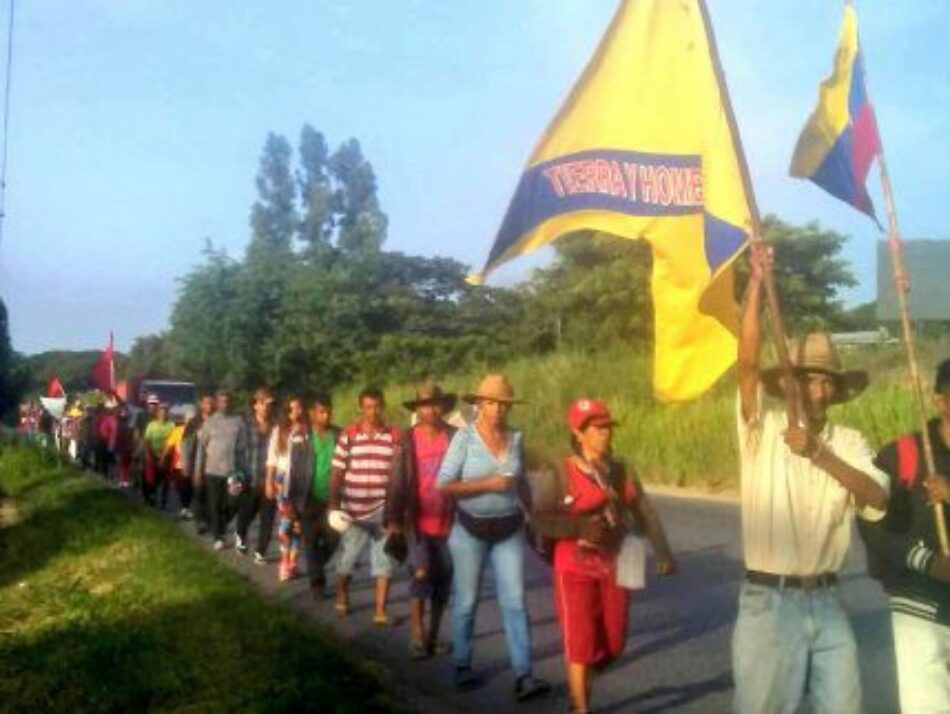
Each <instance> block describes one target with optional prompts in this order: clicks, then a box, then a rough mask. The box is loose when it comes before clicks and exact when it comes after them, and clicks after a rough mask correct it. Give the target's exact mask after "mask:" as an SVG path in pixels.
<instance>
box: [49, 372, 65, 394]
mask: <svg viewBox="0 0 950 714" xmlns="http://www.w3.org/2000/svg"><path fill="white" fill-rule="evenodd" d="M46 396H47V397H65V396H66V390H65V389H63V383H62V382H60V381H59V377H57V376H56V375H55V374H54V375H53V376H52V377H50V378H49V382H48V383H47V385H46Z"/></svg>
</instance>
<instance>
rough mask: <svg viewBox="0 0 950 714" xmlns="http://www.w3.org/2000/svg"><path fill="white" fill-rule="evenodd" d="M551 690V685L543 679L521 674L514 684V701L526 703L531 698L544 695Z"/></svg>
mask: <svg viewBox="0 0 950 714" xmlns="http://www.w3.org/2000/svg"><path fill="white" fill-rule="evenodd" d="M550 689H551V685H550V684H548V683H547V682H545V681H544V680H543V679H539V678H538V677H535V676H533V675H531V674H523V675H521V676H520V677H518V681H517V682H515V699H517V700H518V701H519V702H526V701H528V700H529V699H531V698H532V697H538V696H541V695H542V694H546V693H547V692H548V691H549V690H550Z"/></svg>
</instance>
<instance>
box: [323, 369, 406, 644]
mask: <svg viewBox="0 0 950 714" xmlns="http://www.w3.org/2000/svg"><path fill="white" fill-rule="evenodd" d="M385 405H386V401H385V397H384V395H383V392H382V391H381V390H380V389H378V388H376V387H367V388H366V389H364V390H363V391H362V392H360V395H359V407H360V419H359V421H357V422H356V423H355V424H352V425H350V426H349V427H347V428H346V429H344V430H343V433H341V434H340V438H339V440H338V441H337V445H336V450H335V451H334V454H333V475H332V477H331V485H330V509H331V513H330V516H332V518H333V520H334V521H339V520H343V521H344V522H347V523H348V524H349V525H348V526H347V527H346V528H345V529H344V530H343V532H342V535H341V538H340V554H339V559H338V561H337V590H336V603H335V604H334V609H335V610H336V612H337V613H338V614H339V615H346V614H347V613H348V612H349V602H350V600H349V587H350V578H351V576H352V572H353V568H354V567H355V565H356V561H357V559H358V558H359V556H360V554H361V553H362V552H363V551H364V550H365V549H366V548H367V547H368V548H369V551H370V572H371V574H372V576H373V578H374V579H375V581H376V582H375V608H374V610H373V622H374V624H376V625H379V626H381V627H385V626H387V625H389V624H390V619H389V615H388V613H387V612H386V605H387V602H388V600H389V586H390V582H391V581H392V574H393V570H395V568H396V565H397V563H396V560H395V558H393V557H392V556H391V555H389V553H387V552H386V543H387V538H388V537H389V536H390V535H392V534H395V533H397V532H398V530H399V529H398V526H397V525H396V524H393V523H389V522H387V521H386V497H387V492H388V488H389V479H390V474H391V473H392V468H393V459H394V458H395V454H396V448H397V446H398V444H399V430H398V429H396V428H395V427H392V426H388V425H387V424H386V423H385V422H384V421H383V409H384V408H385ZM340 512H342V515H341V514H340Z"/></svg>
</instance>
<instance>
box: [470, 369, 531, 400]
mask: <svg viewBox="0 0 950 714" xmlns="http://www.w3.org/2000/svg"><path fill="white" fill-rule="evenodd" d="M480 399H491V400H492V401H495V402H504V403H505V404H524V402H523V401H521V400H520V399H515V390H514V388H512V386H511V382H509V381H508V378H507V377H506V376H505V375H503V374H488V375H486V376H485V378H484V379H482V381H481V384H479V385H478V389H476V390H475V391H474V392H470V393H469V394H466V395H465V396H464V397H462V400H463V401H466V402H468V403H469V404H474V403H475V402H477V401H478V400H480Z"/></svg>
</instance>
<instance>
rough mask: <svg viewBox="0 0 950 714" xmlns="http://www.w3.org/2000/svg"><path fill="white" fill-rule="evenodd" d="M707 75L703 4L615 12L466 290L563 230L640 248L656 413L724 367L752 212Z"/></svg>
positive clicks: (636, 5)
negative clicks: (645, 259)
mask: <svg viewBox="0 0 950 714" xmlns="http://www.w3.org/2000/svg"><path fill="white" fill-rule="evenodd" d="M716 67H717V65H716V59H715V46H714V44H713V38H712V32H711V28H710V25H709V20H708V15H707V12H706V7H705V5H704V3H703V2H702V0H680V1H677V2H671V1H670V0H636V1H634V0H624V2H622V3H621V4H620V7H619V8H618V10H617V13H616V15H615V16H614V19H613V22H612V23H611V25H610V27H609V28H608V30H607V33H606V35H605V36H604V38H603V39H602V40H601V43H600V46H599V47H598V48H597V51H596V53H595V54H594V56H593V58H592V59H591V60H590V63H589V64H588V66H587V68H586V69H585V71H584V73H583V75H582V76H581V78H580V80H579V81H578V82H577V84H576V85H575V87H574V89H573V91H572V92H571V94H570V96H569V97H568V99H567V101H566V103H565V104H564V106H563V107H562V108H561V110H560V111H559V112H558V114H557V116H556V117H555V118H554V120H553V122H552V123H551V124H550V126H549V127H548V129H547V131H546V132H545V133H544V135H543V136H542V137H541V140H540V142H539V143H538V145H537V147H536V148H535V150H534V153H533V154H532V155H531V158H530V159H529V160H528V164H527V166H526V168H525V170H524V173H523V174H522V176H521V180H520V182H519V184H518V187H517V189H516V190H515V195H514V197H513V198H512V200H511V204H510V206H509V207H508V212H507V214H506V215H505V218H504V220H503V222H502V225H501V228H500V230H499V232H498V235H497V237H496V238H495V243H494V245H493V246H492V249H491V252H490V254H489V257H488V261H487V263H486V265H485V268H484V269H483V270H482V272H481V273H480V274H479V275H476V276H473V278H472V281H473V282H476V283H477V282H480V281H481V280H483V279H484V277H485V276H486V275H487V274H488V273H489V272H490V271H491V270H493V269H494V268H495V267H496V266H498V265H499V264H500V263H503V262H504V261H506V260H509V259H510V258H513V257H515V256H517V255H522V254H524V253H527V252H529V251H531V250H534V249H535V248H538V247H540V246H542V245H544V244H546V243H549V242H550V241H553V240H555V239H556V238H558V237H560V236H563V235H566V234H568V233H572V232H575V231H583V230H590V231H601V232H604V233H610V234H613V235H615V236H620V237H623V238H629V239H644V240H646V241H648V242H649V243H650V245H651V247H652V252H653V275H652V293H653V303H654V309H655V311H656V319H655V325H656V335H655V360H654V364H655V368H654V387H655V390H656V393H657V395H658V396H659V397H660V398H661V399H666V400H681V399H688V398H691V397H694V396H697V395H699V394H701V393H702V392H703V391H705V390H706V389H707V388H709V387H710V386H711V385H712V384H713V383H714V382H715V381H716V380H717V379H718V378H719V376H721V375H722V373H723V372H724V371H725V370H726V369H728V367H729V366H730V365H731V364H732V363H733V362H734V361H735V356H736V337H735V335H736V331H737V319H738V318H737V315H738V310H737V308H736V305H735V299H734V295H733V283H732V271H731V270H730V266H731V264H732V261H733V260H734V259H735V258H736V256H737V255H738V254H739V253H740V252H741V251H742V249H743V248H744V247H745V246H746V243H747V241H748V239H749V236H750V235H751V231H752V218H751V216H752V209H751V208H750V200H751V197H750V196H747V195H746V190H745V184H744V182H743V164H742V163H741V161H742V159H741V158H740V149H739V147H738V146H736V141H734V138H733V137H734V127H733V126H732V123H731V110H730V109H729V105H728V102H729V99H728V96H727V93H726V87H725V86H724V84H722V83H721V82H720V78H719V77H720V75H719V73H718V72H717V69H716Z"/></svg>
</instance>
